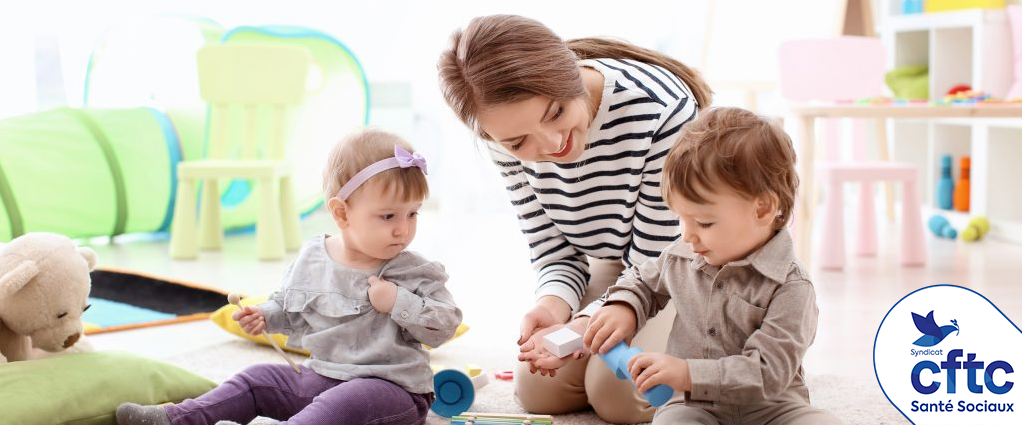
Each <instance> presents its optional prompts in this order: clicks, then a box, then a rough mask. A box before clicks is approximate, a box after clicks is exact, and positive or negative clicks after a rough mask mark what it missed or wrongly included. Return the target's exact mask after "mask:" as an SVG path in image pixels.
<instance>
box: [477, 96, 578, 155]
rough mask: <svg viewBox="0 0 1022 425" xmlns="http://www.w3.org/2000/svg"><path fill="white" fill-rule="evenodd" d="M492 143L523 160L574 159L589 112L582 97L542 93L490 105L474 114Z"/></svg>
mask: <svg viewBox="0 0 1022 425" xmlns="http://www.w3.org/2000/svg"><path fill="white" fill-rule="evenodd" d="M476 119H477V121H478V123H479V127H480V128H481V129H482V130H483V132H485V133H486V134H488V135H489V136H490V137H491V138H492V139H493V142H494V143H498V144H500V145H502V146H503V147H504V148H505V149H506V150H507V151H508V152H509V153H511V155H513V156H514V157H515V158H518V159H519V160H522V161H530V162H538V161H548V162H561V163H571V162H575V161H577V160H578V159H579V158H580V157H581V156H582V153H583V152H584V151H585V144H586V138H587V136H588V134H589V123H590V122H591V120H592V115H591V114H590V111H589V106H588V104H587V103H586V101H585V98H584V97H580V98H577V99H573V100H570V101H559V100H552V99H550V98H547V97H543V96H533V97H531V98H529V99H526V100H523V101H520V102H515V103H505V104H500V105H496V106H492V107H489V108H487V109H485V110H484V111H483V112H481V113H480V114H479V115H478V116H477V117H476Z"/></svg>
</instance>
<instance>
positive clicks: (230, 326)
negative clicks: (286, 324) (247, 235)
mask: <svg viewBox="0 0 1022 425" xmlns="http://www.w3.org/2000/svg"><path fill="white" fill-rule="evenodd" d="M266 298H267V297H246V298H242V299H241V305H243V306H249V305H256V304H261V303H264V302H266ZM235 311H238V307H237V306H235V305H234V304H227V305H225V306H223V307H220V309H219V310H217V311H216V312H215V313H213V315H212V316H210V318H209V320H212V321H213V323H216V324H217V326H220V328H221V329H223V330H225V331H227V332H229V333H232V334H235V335H237V336H240V337H242V338H245V339H247V340H249V341H253V342H258V343H260V344H263V345H270V343H268V342H266V338H265V337H264V336H262V335H259V336H252V335H249V334H248V332H245V330H244V329H242V328H241V325H240V324H238V322H237V321H235V320H234V319H233V318H231V316H232V315H234V312H235ZM467 331H468V325H466V324H464V323H462V324H460V325H458V330H457V331H455V332H454V336H452V337H451V339H454V338H457V337H459V336H461V335H462V334H464V333H465V332H467ZM270 337H271V338H273V341H274V342H276V343H277V345H280V348H283V349H285V350H287V351H291V352H293V353H298V354H302V355H306V356H308V355H309V352H308V351H306V350H299V349H297V348H291V347H288V346H287V345H285V344H284V343H285V342H287V337H286V336H284V335H281V334H272V335H270ZM422 346H423V347H425V348H426V349H427V350H431V349H433V347H430V346H428V345H425V344H423V345H422Z"/></svg>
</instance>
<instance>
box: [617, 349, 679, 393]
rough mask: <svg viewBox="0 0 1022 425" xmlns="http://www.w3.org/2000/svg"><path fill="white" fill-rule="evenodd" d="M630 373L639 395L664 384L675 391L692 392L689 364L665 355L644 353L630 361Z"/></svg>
mask: <svg viewBox="0 0 1022 425" xmlns="http://www.w3.org/2000/svg"><path fill="white" fill-rule="evenodd" d="M628 372H629V373H630V374H631V375H632V380H633V381H635V388H638V390H639V393H644V392H646V391H649V390H650V389H651V388H653V387H655V386H657V385H660V384H664V385H667V386H669V387H671V388H674V391H691V390H692V376H691V375H690V374H689V370H688V362H686V361H685V360H682V359H679V358H677V357H674V356H669V355H667V354H664V353H642V354H639V355H637V356H635V357H632V359H631V360H629V361H628Z"/></svg>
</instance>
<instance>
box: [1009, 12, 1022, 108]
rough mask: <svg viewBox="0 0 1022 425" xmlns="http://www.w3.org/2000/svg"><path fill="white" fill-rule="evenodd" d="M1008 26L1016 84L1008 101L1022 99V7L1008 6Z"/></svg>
mask: <svg viewBox="0 0 1022 425" xmlns="http://www.w3.org/2000/svg"><path fill="white" fill-rule="evenodd" d="M1008 26H1010V27H1011V40H1012V41H1011V43H1012V50H1014V51H1015V83H1014V84H1012V85H1011V89H1009V90H1008V99H1022V6H1008Z"/></svg>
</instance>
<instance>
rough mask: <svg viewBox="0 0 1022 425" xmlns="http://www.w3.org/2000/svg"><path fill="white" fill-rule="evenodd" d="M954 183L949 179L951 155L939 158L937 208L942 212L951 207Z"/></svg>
mask: <svg viewBox="0 0 1022 425" xmlns="http://www.w3.org/2000/svg"><path fill="white" fill-rule="evenodd" d="M954 193H955V181H954V179H952V178H951V155H944V156H943V157H941V158H940V180H938V181H937V206H938V207H939V208H940V209H942V210H950V209H951V208H952V207H953V202H952V200H953V199H954Z"/></svg>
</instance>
